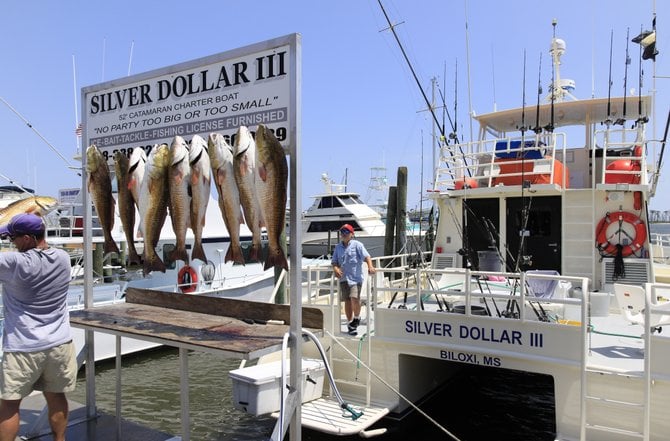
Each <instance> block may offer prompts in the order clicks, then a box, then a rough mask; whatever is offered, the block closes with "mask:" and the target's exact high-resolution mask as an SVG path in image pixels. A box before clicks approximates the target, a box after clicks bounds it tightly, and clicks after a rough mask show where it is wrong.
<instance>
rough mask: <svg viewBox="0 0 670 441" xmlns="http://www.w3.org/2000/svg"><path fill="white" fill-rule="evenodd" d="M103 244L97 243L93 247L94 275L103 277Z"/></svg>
mask: <svg viewBox="0 0 670 441" xmlns="http://www.w3.org/2000/svg"><path fill="white" fill-rule="evenodd" d="M102 248H103V244H102V243H96V244H94V246H93V274H94V275H96V274H97V275H98V276H101V275H102V258H103V251H102Z"/></svg>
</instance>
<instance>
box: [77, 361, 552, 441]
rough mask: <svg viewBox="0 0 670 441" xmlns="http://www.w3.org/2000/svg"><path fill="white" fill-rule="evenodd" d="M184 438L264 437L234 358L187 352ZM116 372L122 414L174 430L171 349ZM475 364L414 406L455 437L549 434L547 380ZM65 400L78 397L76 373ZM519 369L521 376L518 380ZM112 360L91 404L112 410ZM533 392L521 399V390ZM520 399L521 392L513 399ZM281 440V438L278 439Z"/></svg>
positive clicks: (412, 426) (409, 422)
mask: <svg viewBox="0 0 670 441" xmlns="http://www.w3.org/2000/svg"><path fill="white" fill-rule="evenodd" d="M188 364H189V382H190V389H189V390H190V394H189V400H190V405H191V407H190V418H191V439H192V440H196V441H233V440H235V441H245V440H269V439H270V435H271V433H272V430H273V428H274V425H275V420H274V419H273V418H271V417H269V416H263V417H253V416H251V415H248V414H246V413H245V412H242V411H240V410H237V409H235V408H234V407H233V405H232V382H231V380H230V379H229V377H228V372H229V371H230V370H233V369H236V368H238V367H239V360H226V359H221V358H219V357H217V356H215V355H212V354H208V353H202V352H190V353H189V360H188ZM122 366H123V371H122V384H123V386H122V403H123V406H122V416H123V417H124V418H125V419H127V420H130V421H133V422H137V423H140V424H142V425H145V426H149V427H152V428H154V429H157V430H160V431H163V432H167V433H172V434H179V433H180V430H181V429H180V419H179V415H180V399H179V354H178V351H177V350H176V349H169V348H159V349H157V350H153V351H149V352H144V353H142V354H137V355H132V356H128V357H124V359H123V364H122ZM479 369H480V368H479V367H475V366H473V367H472V369H470V368H468V369H466V370H465V371H464V373H463V374H461V375H460V376H459V377H458V378H455V379H454V381H452V383H451V384H449V385H447V386H446V387H445V388H444V389H443V390H441V391H440V392H439V393H438V394H436V395H435V396H434V397H432V398H431V399H430V400H428V401H427V402H425V403H424V404H422V406H421V408H422V410H424V411H425V412H426V413H428V414H429V415H430V416H431V418H434V419H435V420H436V421H438V422H439V423H440V424H441V425H443V426H444V427H445V428H446V429H447V430H449V432H451V433H453V434H454V435H455V436H456V437H458V439H460V440H463V441H465V440H481V439H484V440H486V439H496V440H506V439H510V440H512V439H514V440H529V441H530V440H533V441H543V440H547V441H552V440H554V439H555V426H554V410H553V402H552V401H553V382H551V381H548V382H547V380H546V377H545V378H544V379H541V378H538V377H536V376H534V375H532V374H523V373H521V374H520V373H516V377H515V378H514V380H513V381H511V380H510V379H508V378H506V377H505V373H504V372H503V371H501V370H496V369H491V368H489V369H490V371H489V372H487V373H486V374H484V375H482V372H481V371H480V370H479ZM83 372H84V371H83V369H82V372H81V377H80V379H79V382H78V384H77V390H76V391H75V392H74V393H73V394H71V398H73V399H74V400H76V401H79V402H82V403H83V402H84V397H85V392H86V389H85V388H86V386H85V378H84V377H83ZM519 375H523V376H524V377H523V381H519ZM115 379H116V373H115V369H114V361H113V360H111V361H108V362H104V363H98V364H97V365H96V397H97V398H96V400H97V406H98V409H99V410H101V411H104V412H106V413H109V414H113V413H114V409H115V397H114V391H115ZM529 395H530V396H532V397H534V398H532V399H527V396H529ZM520 397H524V398H523V399H520ZM380 427H386V428H388V432H387V433H386V434H385V435H382V436H380V437H377V438H375V439H378V440H380V441H400V440H406V439H417V440H419V439H420V440H438V439H439V440H443V439H444V440H446V439H450V437H449V436H447V435H446V434H445V433H444V432H442V431H441V430H440V429H438V428H436V427H435V426H434V425H433V424H431V423H430V422H429V421H428V420H426V419H425V418H424V417H423V416H421V415H419V414H418V413H414V414H411V415H409V416H408V417H406V418H405V419H403V420H402V422H401V423H398V422H396V421H383V422H382V424H381V425H380ZM302 437H303V440H307V441H317V440H318V441H334V440H354V439H361V438H360V437H358V436H355V437H349V438H343V437H336V436H328V435H324V434H322V433H317V432H312V431H308V430H304V431H303V436H302ZM286 439H288V437H287V438H286Z"/></svg>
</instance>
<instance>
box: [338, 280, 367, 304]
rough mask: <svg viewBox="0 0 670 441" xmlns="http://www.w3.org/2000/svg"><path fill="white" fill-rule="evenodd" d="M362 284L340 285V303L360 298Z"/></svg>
mask: <svg viewBox="0 0 670 441" xmlns="http://www.w3.org/2000/svg"><path fill="white" fill-rule="evenodd" d="M361 286H362V284H356V285H349V284H348V283H346V282H345V283H340V301H342V302H344V301H345V300H349V299H357V298H359V297H360V296H361V294H360V293H361Z"/></svg>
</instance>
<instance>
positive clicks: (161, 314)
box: [70, 303, 289, 358]
mask: <svg viewBox="0 0 670 441" xmlns="http://www.w3.org/2000/svg"><path fill="white" fill-rule="evenodd" d="M70 322H71V323H72V325H73V326H80V327H86V328H94V329H95V330H99V331H101V332H105V331H107V332H111V333H117V332H122V333H124V334H126V335H130V336H136V337H137V338H145V339H146V338H147V337H148V338H151V339H153V340H160V341H162V342H163V344H167V345H173V346H180V345H183V344H186V345H190V346H194V347H202V348H206V349H210V350H211V349H214V350H217V351H223V352H224V354H225V355H227V356H231V357H235V358H246V355H248V354H252V353H255V352H257V351H262V350H264V349H267V348H270V347H276V346H280V345H281V341H282V337H283V336H284V333H285V332H287V331H288V329H289V327H288V326H286V325H261V324H248V323H246V322H244V321H242V320H239V319H236V318H232V317H225V316H218V315H212V314H202V313H197V312H192V311H181V310H173V309H168V308H161V307H157V306H150V305H141V304H133V303H119V304H116V305H109V306H101V307H95V308H91V309H83V310H77V311H71V312H70Z"/></svg>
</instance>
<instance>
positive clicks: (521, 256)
mask: <svg viewBox="0 0 670 441" xmlns="http://www.w3.org/2000/svg"><path fill="white" fill-rule="evenodd" d="M521 96H522V105H521V127H519V131H521V151H520V152H521V204H522V220H523V228H522V230H521V242H520V243H519V251H518V253H517V259H516V265H515V270H516V271H519V269H520V267H521V263H520V262H521V261H522V260H523V265H527V264H528V262H529V260H530V258H529V256H527V255H526V252H525V247H526V240H525V238H526V226H527V225H528V218H529V217H530V204H531V201H529V202H528V204H526V192H525V189H526V187H528V186H530V183H529V182H526V180H525V179H524V178H525V176H524V171H525V168H526V167H525V158H526V154H525V147H526V137H525V134H526V129H527V128H526V51H525V50H524V51H523V91H522V93H521ZM531 200H532V198H531Z"/></svg>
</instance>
